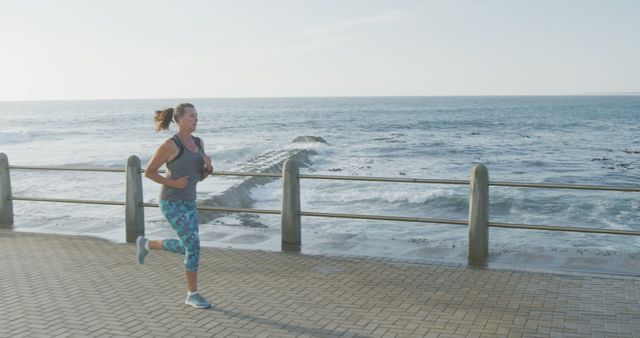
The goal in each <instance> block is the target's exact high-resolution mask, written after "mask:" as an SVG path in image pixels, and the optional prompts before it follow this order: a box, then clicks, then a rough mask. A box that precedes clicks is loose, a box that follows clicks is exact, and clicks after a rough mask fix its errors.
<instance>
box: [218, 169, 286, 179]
mask: <svg viewBox="0 0 640 338" xmlns="http://www.w3.org/2000/svg"><path fill="white" fill-rule="evenodd" d="M211 175H213V176H256V177H277V178H282V174H277V173H251V172H238V171H214V172H213V173H211Z"/></svg>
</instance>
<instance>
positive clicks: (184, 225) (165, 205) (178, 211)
mask: <svg viewBox="0 0 640 338" xmlns="http://www.w3.org/2000/svg"><path fill="white" fill-rule="evenodd" d="M160 211H162V214H163V215H164V217H165V218H166V219H167V221H169V224H171V227H172V228H173V230H175V231H176V233H177V234H178V237H179V238H180V240H177V239H165V240H163V241H162V247H163V248H164V249H165V250H166V251H171V252H175V253H179V254H183V255H184V269H185V270H186V271H189V272H194V271H198V261H199V260H200V236H199V235H198V209H196V201H195V200H185V201H165V200H160Z"/></svg>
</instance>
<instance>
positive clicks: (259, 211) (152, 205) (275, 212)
mask: <svg viewBox="0 0 640 338" xmlns="http://www.w3.org/2000/svg"><path fill="white" fill-rule="evenodd" d="M141 206H143V207H150V208H158V207H160V205H158V203H142V204H141ZM197 209H198V210H203V211H221V212H247V213H256V214H272V215H280V214H282V212H281V211H280V210H269V209H251V208H225V207H208V206H200V205H199V206H198V207H197Z"/></svg>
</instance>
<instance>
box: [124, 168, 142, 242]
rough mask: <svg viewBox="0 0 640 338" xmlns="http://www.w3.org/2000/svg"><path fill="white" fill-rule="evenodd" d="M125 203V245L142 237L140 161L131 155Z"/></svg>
mask: <svg viewBox="0 0 640 338" xmlns="http://www.w3.org/2000/svg"><path fill="white" fill-rule="evenodd" d="M126 185H127V187H126V202H125V224H126V227H127V243H134V242H135V241H136V238H138V236H144V207H142V205H141V204H142V202H143V201H142V177H141V175H140V159H139V158H138V156H135V155H131V156H129V160H128V161H127V183H126Z"/></svg>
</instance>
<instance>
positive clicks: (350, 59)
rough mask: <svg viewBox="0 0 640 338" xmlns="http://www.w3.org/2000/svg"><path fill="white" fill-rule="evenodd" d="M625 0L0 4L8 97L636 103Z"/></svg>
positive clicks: (1, 69)
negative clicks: (629, 99) (573, 98)
mask: <svg viewBox="0 0 640 338" xmlns="http://www.w3.org/2000/svg"><path fill="white" fill-rule="evenodd" d="M638 17H640V3H639V2H635V1H631V0H613V1H607V2H601V1H580V0H562V1H528V0H515V1H505V0H487V1H482V2H478V1H471V0H430V1H418V0H405V1H397V2H387V1H375V0H372V1H367V2H349V1H337V0H329V1H302V2H301V1H293V0H282V1H278V2H268V3H265V2H260V1H251V0H247V1H237V2H224V1H194V2H190V3H188V4H185V3H182V2H179V1H175V0H172V1H168V2H164V3H158V2H155V1H151V0H140V1H136V2H126V1H122V0H114V1H111V2H108V3H98V4H96V3H88V2H83V1H80V0H63V1H60V2H55V3H54V2H49V1H45V0H26V1H17V0H7V1H3V2H2V3H1V4H0V41H2V45H3V47H2V48H1V49H0V74H2V78H3V81H2V82H0V101H49V100H111V99H113V100H117V99H145V98H149V99H155V98H161V99H164V98H267V97H280V98H294V97H379V96H382V97H385V96H388V97H396V96H547V95H551V96H558V95H559V96H563V95H638V94H640V64H639V63H638V62H637V60H640V44H637V43H633V41H640V20H637V18H638Z"/></svg>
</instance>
